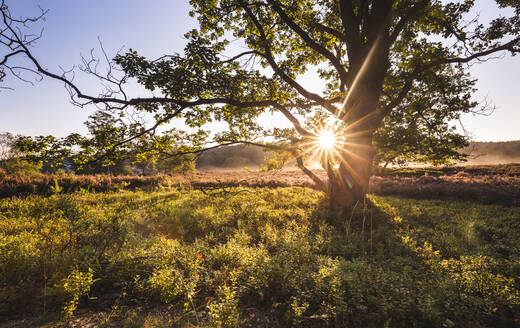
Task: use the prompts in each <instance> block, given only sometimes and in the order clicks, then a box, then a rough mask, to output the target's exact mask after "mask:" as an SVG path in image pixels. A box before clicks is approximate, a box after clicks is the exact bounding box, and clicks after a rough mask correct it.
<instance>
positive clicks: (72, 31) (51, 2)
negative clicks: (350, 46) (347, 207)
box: [0, 0, 520, 141]
mask: <svg viewBox="0 0 520 328" xmlns="http://www.w3.org/2000/svg"><path fill="white" fill-rule="evenodd" d="M492 3H493V1H492V0H481V1H479V4H478V11H479V12H481V13H482V15H483V16H484V17H485V16H486V15H493V13H494V12H493V10H494V9H493V6H492ZM8 5H9V6H10V8H11V11H12V13H13V14H14V15H15V16H26V15H32V14H38V12H39V9H38V5H39V6H41V7H42V8H45V9H48V10H49V12H48V14H47V15H46V20H45V22H43V23H42V25H41V26H42V27H43V28H44V31H43V36H42V38H41V39H40V40H39V42H38V44H37V45H36V46H35V47H34V49H33V52H34V54H35V55H36V57H37V58H38V60H39V61H40V62H41V63H42V64H43V66H44V67H46V68H48V69H49V70H51V71H55V72H59V71H60V67H62V68H63V69H70V68H72V67H73V66H74V65H77V64H79V63H80V62H81V57H80V54H84V55H88V54H89V52H90V50H91V49H92V48H97V49H99V41H98V38H99V39H101V41H102V43H103V46H104V48H105V50H106V51H107V53H108V54H109V55H114V54H115V53H116V52H117V51H118V50H119V49H121V48H122V47H124V48H123V49H127V48H132V49H135V50H137V51H138V52H139V53H140V54H142V55H144V56H147V57H150V58H153V57H159V56H161V55H163V54H167V53H175V52H182V49H183V47H184V45H185V40H184V38H183V35H184V33H186V32H187V31H189V30H190V29H192V28H195V27H196V26H197V23H196V21H195V20H194V19H192V18H191V17H189V15H188V12H189V10H190V6H189V4H188V0H147V1H142V0H105V1H101V0H90V1H82V0H10V1H9V0H8ZM98 54H99V52H98ZM471 73H472V75H473V76H474V77H475V78H477V79H478V84H477V88H478V92H477V93H476V94H475V95H474V97H475V99H476V100H479V101H482V100H484V99H486V100H487V101H488V102H489V103H490V104H492V105H493V106H495V108H496V109H495V111H494V112H493V114H492V115H489V116H474V115H471V114H469V115H466V116H464V117H463V119H462V122H463V124H464V127H465V129H466V130H467V131H469V132H470V135H471V136H472V138H473V140H475V141H508V140H520V56H516V57H510V56H506V57H505V58H502V59H500V60H493V61H488V62H486V63H483V64H476V65H474V66H472V67H471ZM75 81H76V82H77V83H78V84H79V85H81V86H82V87H84V89H85V90H87V91H89V92H91V93H93V94H96V91H99V90H100V89H99V84H98V83H97V82H95V81H92V80H88V79H84V78H82V77H81V76H77V77H76V80H75ZM318 83H319V81H318V80H317V79H315V78H313V76H312V74H311V75H309V74H307V75H306V77H305V81H304V84H305V85H307V86H311V87H312V86H313V84H318ZM4 84H6V85H8V86H10V87H13V88H14V90H3V91H0V133H1V132H5V131H8V132H11V133H16V134H24V135H47V134H52V135H54V136H58V137H63V136H65V135H67V134H69V133H72V132H79V133H85V132H86V128H85V127H84V125H83V122H84V121H86V120H87V118H88V116H89V115H91V114H92V113H93V112H94V111H95V110H96V108H95V107H92V106H91V107H85V108H78V107H76V106H73V105H72V104H71V103H70V99H69V97H68V93H67V91H66V90H65V89H64V87H63V84H62V83H60V82H58V81H54V80H51V79H44V80H43V81H41V82H36V83H35V84H34V86H32V85H30V84H27V83H24V82H21V81H18V80H14V79H7V80H6V81H5V83H4ZM316 86H317V85H316ZM132 91H133V92H134V94H139V93H142V91H141V90H139V89H137V88H132ZM264 119H265V121H266V124H276V122H278V118H276V117H265V118H264Z"/></svg>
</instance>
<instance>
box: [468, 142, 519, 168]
mask: <svg viewBox="0 0 520 328" xmlns="http://www.w3.org/2000/svg"><path fill="white" fill-rule="evenodd" d="M462 152H464V153H466V154H468V155H469V156H468V162H467V163H468V164H501V163H520V140H515V141H500V142H471V143H470V144H469V146H468V147H466V148H464V149H462Z"/></svg>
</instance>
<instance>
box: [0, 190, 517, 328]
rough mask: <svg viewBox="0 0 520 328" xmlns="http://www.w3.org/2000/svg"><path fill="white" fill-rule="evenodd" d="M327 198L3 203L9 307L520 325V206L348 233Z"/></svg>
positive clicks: (370, 211) (463, 205)
mask: <svg viewBox="0 0 520 328" xmlns="http://www.w3.org/2000/svg"><path fill="white" fill-rule="evenodd" d="M323 200H324V198H323V194H322V193H320V192H316V191H312V190H309V189H305V188H297V187H293V188H277V189H261V188H258V189H248V188H235V189H229V190H228V191H227V192H223V191H222V190H220V191H209V192H208V191H206V192H205V193H203V192H200V191H189V192H182V191H179V190H176V189H171V190H169V191H160V192H139V191H138V192H129V191H119V192H111V193H103V194H100V193H88V192H80V193H75V194H70V195H63V194H58V195H53V196H50V197H39V196H38V197H36V196H35V197H31V198H27V199H25V200H20V199H16V198H13V199H4V200H0V218H1V219H0V299H1V302H0V311H1V313H2V315H4V316H6V315H9V316H14V315H24V316H26V317H27V316H28V315H29V313H28V312H27V311H31V312H32V314H34V315H38V314H42V313H43V311H44V309H46V311H48V312H51V313H52V312H59V311H60V309H61V308H62V307H63V306H64V305H65V306H66V307H67V309H69V310H71V312H70V314H71V315H74V313H80V312H79V311H74V312H72V311H73V310H74V308H75V307H76V306H77V307H78V308H79V309H81V308H82V307H84V306H89V307H90V306H94V305H95V308H97V309H101V310H102V311H112V312H113V311H115V312H113V313H114V314H113V315H110V316H108V315H106V316H104V317H103V318H105V319H104V320H105V321H106V324H107V325H110V324H113V325H120V326H125V325H128V326H130V325H131V324H134V325H137V324H138V323H139V322H140V324H141V325H143V324H144V323H145V322H148V325H149V326H151V327H154V326H155V325H157V326H161V325H163V326H164V325H166V326H167V325H170V326H171V325H172V324H174V323H175V324H181V325H190V324H191V325H193V326H208V325H209V326H222V327H225V326H228V327H233V326H262V325H267V324H269V325H278V326H295V327H299V326H306V327H321V326H323V325H331V326H358V327H359V326H385V325H387V326H397V327H401V326H416V327H432V326H435V327H440V326H443V325H444V326H450V325H451V326H453V325H454V326H457V327H475V326H485V327H511V326H515V325H516V323H517V322H518V320H519V319H520V295H519V290H520V289H519V288H520V285H519V283H520V282H519V281H518V279H517V277H518V273H519V272H520V271H519V268H520V253H519V250H518V247H517V244H518V240H520V235H519V233H518V232H519V231H520V227H517V225H518V222H517V221H518V220H517V218H518V215H520V213H519V211H518V207H507V206H498V205H481V204H478V203H472V202H456V201H454V202H446V201H431V200H430V201H420V200H411V199H406V198H395V197H379V196H371V205H369V206H367V208H358V211H357V212H356V213H355V215H354V216H353V217H352V218H350V220H351V221H352V222H349V221H347V222H345V226H344V228H345V229H344V230H343V229H338V228H335V227H332V226H330V225H329V224H328V223H327V222H326V220H325V217H326V216H327V215H328V213H327V211H326V209H325V208H324V206H323V204H322V202H323ZM363 220H364V221H365V224H364V225H363V224H359V225H357V224H354V223H355V222H357V221H359V222H360V223H361V222H363ZM94 271H95V275H94ZM114 294H116V295H119V296H117V297H116V299H114V298H113V296H110V295H114ZM82 295H89V296H90V297H88V298H85V297H84V296H82ZM21 304H23V305H24V306H23V307H21V306H20V305H21ZM44 304H45V308H44ZM112 304H113V305H114V306H115V308H117V310H114V307H112V310H111V306H112ZM161 304H166V305H164V306H167V307H162V306H163V305H161ZM71 305H73V306H71ZM136 306H137V307H136ZM159 309H164V310H159ZM20 311H23V313H21V312H20ZM157 311H160V312H157ZM89 315H90V316H93V314H92V312H90V314H89ZM94 318H95V316H94ZM154 318H155V319H154ZM157 318H161V319H160V320H159V319H157ZM154 322H155V324H154ZM166 323H168V324H166ZM51 325H52V324H51Z"/></svg>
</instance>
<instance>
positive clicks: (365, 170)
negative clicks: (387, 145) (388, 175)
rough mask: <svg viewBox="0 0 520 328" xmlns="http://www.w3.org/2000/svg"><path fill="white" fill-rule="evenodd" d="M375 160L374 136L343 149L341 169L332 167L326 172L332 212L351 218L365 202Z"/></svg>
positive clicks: (352, 143) (350, 143)
mask: <svg viewBox="0 0 520 328" xmlns="http://www.w3.org/2000/svg"><path fill="white" fill-rule="evenodd" d="M373 157H374V150H373V147H372V134H370V135H367V136H364V137H363V138H356V139H355V140H350V141H349V143H348V144H346V145H344V149H343V152H342V157H341V163H340V165H339V167H337V168H332V167H330V166H329V168H328V172H327V173H328V176H329V186H328V187H329V190H328V194H329V202H330V208H331V210H333V211H335V212H339V214H348V213H350V212H351V211H352V210H353V208H354V207H355V206H356V204H357V203H362V202H363V200H364V198H365V195H366V193H367V191H368V184H369V181H370V177H371V176H372V161H373Z"/></svg>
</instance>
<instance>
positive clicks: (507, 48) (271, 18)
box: [0, 0, 520, 209]
mask: <svg viewBox="0 0 520 328" xmlns="http://www.w3.org/2000/svg"><path fill="white" fill-rule="evenodd" d="M3 3H4V1H2V4H3ZM494 3H495V4H496V6H497V10H498V12H499V14H498V15H497V16H495V17H490V18H489V20H488V22H486V23H484V22H483V21H482V20H481V19H480V17H479V15H478V13H476V12H475V11H476V9H478V8H476V2H475V1H472V0H468V1H431V0H400V1H379V0H378V1H375V0H373V1H370V0H368V1H348V0H342V1H336V0H305V1H303V0H261V1H249V0H247V1H246V0H215V1H206V0H191V1H190V4H191V5H192V7H193V9H192V11H191V12H190V15H191V16H193V17H194V18H196V19H197V20H198V22H199V26H198V28H197V29H194V30H192V31H188V32H187V33H186V34H185V36H186V39H187V45H186V47H185V49H184V53H183V54H177V53H176V54H170V55H165V56H162V57H160V58H152V59H148V58H145V57H143V56H142V55H140V54H139V52H138V51H136V50H134V49H128V51H127V52H126V53H120V54H118V55H116V56H115V57H114V59H113V60H112V61H110V60H108V59H107V65H108V66H109V68H108V70H107V71H108V73H107V75H106V76H104V75H103V74H102V73H100V71H98V70H97V64H95V63H98V61H97V60H96V59H93V60H92V61H91V62H86V63H85V65H84V66H85V67H83V71H84V72H85V73H88V74H92V75H94V77H96V78H98V79H99V80H100V81H101V82H102V83H103V84H104V85H105V86H106V90H104V92H101V95H100V96H91V95H88V94H86V93H83V92H81V88H80V87H78V86H77V85H76V84H74V81H71V80H68V79H67V75H66V74H65V75H59V74H54V73H52V72H50V71H48V70H45V69H43V67H44V66H45V65H41V64H40V63H39V62H38V60H37V58H36V57H35V56H34V55H33V54H32V53H31V51H30V47H29V46H30V45H31V42H33V41H34V40H33V34H27V35H24V34H23V33H24V32H22V30H21V29H18V28H17V27H19V26H21V25H23V24H26V23H28V22H31V23H35V22H38V20H39V19H40V18H41V17H37V18H34V19H26V20H21V19H16V18H13V16H12V15H11V13H10V11H9V8H8V7H7V6H3V7H2V9H1V14H2V16H3V18H4V20H3V25H5V28H2V29H0V30H1V31H2V32H1V34H0V38H3V40H6V41H5V42H2V43H3V44H4V46H3V48H4V49H6V51H7V55H5V57H4V60H3V61H2V62H1V66H0V77H3V76H4V75H6V74H7V73H6V72H13V70H12V68H11V66H10V60H11V57H14V56H26V57H27V58H28V59H29V62H30V63H31V64H34V65H35V66H36V68H37V71H38V74H41V75H43V76H47V77H51V78H54V79H59V80H60V81H61V82H64V83H65V85H66V87H67V89H68V90H69V91H70V95H71V97H72V100H73V102H74V103H76V104H77V105H79V106H85V105H88V104H104V105H105V108H106V110H104V111H103V112H99V114H96V117H95V118H94V121H95V122H97V123H101V124H97V123H94V124H93V125H89V129H91V134H92V138H89V139H88V140H86V139H82V138H80V137H78V138H76V137H75V138H73V139H77V140H76V141H78V140H80V144H81V143H83V147H84V148H85V150H86V154H83V156H79V155H78V157H76V158H75V160H76V161H77V164H79V165H84V164H85V162H84V160H85V159H87V158H90V157H92V155H93V154H96V156H94V157H95V158H96V159H97V160H98V161H99V162H100V163H102V166H103V168H107V170H108V167H113V166H114V167H115V166H118V165H119V164H118V163H120V161H121V160H122V159H123V157H124V155H123V154H124V152H125V151H124V148H125V147H124V146H122V143H123V144H124V143H127V142H131V141H134V143H137V144H139V143H140V142H141V141H142V143H143V144H146V146H145V149H148V150H143V149H141V146H139V147H138V148H139V149H140V150H139V153H140V154H144V153H146V156H145V158H140V159H139V161H141V162H145V163H146V165H144V166H145V167H148V166H149V165H150V164H151V163H153V160H154V158H155V157H156V153H155V152H156V151H158V152H159V153H162V152H170V151H173V152H175V153H177V154H186V153H195V152H199V151H202V150H203V149H204V148H205V147H207V146H208V145H209V144H211V145H212V146H211V147H214V146H215V145H218V144H221V145H223V144H235V143H246V144H260V145H262V146H263V147H266V148H271V149H274V150H280V149H282V150H284V151H286V154H290V155H291V156H293V157H294V158H295V159H296V161H297V163H298V166H299V167H300V168H301V169H302V170H303V172H305V173H306V174H308V175H309V176H311V178H312V179H313V180H315V181H317V180H319V178H318V177H317V176H316V175H313V174H312V171H310V170H308V169H306V168H305V165H304V164H305V159H306V157H307V154H310V153H312V151H310V150H312V148H313V146H316V137H317V135H318V134H319V133H320V130H322V129H330V130H334V132H335V133H336V134H337V141H336V144H337V145H336V146H337V148H338V149H337V151H336V152H330V154H329V155H330V156H329V157H332V158H333V159H332V160H331V161H328V160H327V161H323V164H324V166H325V167H326V169H327V174H328V176H329V184H330V185H331V186H332V187H330V188H326V184H325V183H323V181H322V182H321V183H317V184H318V185H320V186H322V189H323V190H324V191H328V192H330V193H331V194H335V195H331V200H332V199H333V200H335V201H336V202H337V203H338V205H340V206H341V205H342V206H343V207H346V208H349V207H350V208H351V207H352V206H353V204H354V203H355V202H356V201H360V200H362V198H363V197H364V195H365V193H366V190H367V185H368V180H369V178H370V171H371V167H370V166H369V165H366V162H369V163H372V162H373V160H374V154H375V152H374V151H373V146H376V147H377V152H378V154H377V157H376V158H375V159H376V162H383V163H384V162H394V161H397V162H400V161H403V160H410V159H412V160H416V161H419V162H430V163H432V164H434V165H437V164H442V163H447V162H450V161H451V160H461V159H463V158H464V156H462V155H460V154H458V152H457V149H458V148H460V147H463V146H465V145H466V143H467V138H466V137H465V136H463V135H460V134H459V133H457V132H456V131H455V129H454V127H453V125H454V124H453V122H457V121H458V120H459V119H460V117H461V115H462V114H464V113H470V112H471V113H482V112H483V109H482V108H481V107H479V106H478V103H477V102H476V101H475V100H474V99H473V97H472V96H473V94H474V92H475V83H476V81H475V80H474V79H473V78H472V77H471V76H470V75H469V73H468V69H467V66H466V64H468V63H472V62H474V61H478V60H486V59H489V58H490V57H491V56H492V55H495V54H501V53H505V52H508V53H510V54H511V55H515V54H516V53H518V52H520V36H519V35H520V20H519V19H518V17H519V16H520V15H519V13H520V4H519V2H518V1H502V0H496V1H495V2H494ZM472 16H475V17H472ZM31 40H32V41H31ZM236 40H239V41H238V42H239V43H240V45H241V46H243V48H245V50H244V51H242V52H239V53H236V51H237V49H238V48H240V47H236V46H233V45H234V44H235V45H236V44H237V43H236V42H235V41H236ZM311 70H315V71H317V79H318V80H319V82H318V83H317V85H321V86H324V87H323V88H322V89H315V90H311V89H307V88H306V87H305V86H304V85H302V84H301V83H300V82H299V81H301V80H302V78H304V77H305V75H304V74H305V73H307V72H309V71H311ZM28 71H35V70H34V69H33V70H31V69H28ZM116 71H117V72H118V73H115V72H116ZM15 72H16V70H15ZM15 72H13V74H14V75H15V76H16V73H15ZM131 79H135V80H137V82H138V83H140V84H141V85H142V86H144V88H145V89H147V90H148V91H151V92H154V96H151V97H134V98H132V97H130V96H129V95H128V94H127V93H126V92H125V90H124V88H123V86H124V85H125V83H126V82H127V81H129V80H131ZM129 107H132V108H133V109H134V110H135V111H136V112H137V113H138V116H139V115H145V116H151V117H153V120H154V122H153V123H152V125H151V126H149V127H145V126H144V124H140V123H136V122H135V121H132V120H131V122H130V123H128V124H126V125H123V124H121V118H122V117H124V116H125V115H126V110H127V109H128V108H129ZM484 111H485V110H484ZM264 113H277V114H279V115H280V116H283V117H285V118H286V119H287V120H288V121H289V122H290V123H291V124H292V126H293V128H291V129H284V128H273V129H266V128H265V127H264V126H263V124H262V114H264ZM174 119H175V120H177V121H178V122H182V123H184V126H183V128H182V129H178V128H172V127H171V126H170V125H168V124H169V123H171V122H172V120H174ZM214 122H220V123H224V124H223V125H224V126H226V127H227V128H226V129H225V130H224V131H220V132H218V133H215V131H213V128H212V127H213V126H214V125H212V124H209V123H214ZM302 122H304V123H302ZM105 123H107V124H105ZM160 125H163V126H166V128H165V130H164V132H163V133H157V127H159V126H160ZM94 131H95V132H94ZM145 135H147V136H148V137H145ZM141 137H143V139H146V138H149V139H153V140H154V142H152V145H150V144H149V143H148V141H149V140H144V141H143V140H139V139H140V138H141ZM137 140H139V142H137ZM52 149H53V150H52V151H51V152H55V151H54V149H59V148H54V147H53V148H52ZM152 150H153V151H152ZM120 152H123V154H120ZM334 163H338V165H337V166H338V167H337V168H336V167H333V166H334ZM345 163H346V164H345ZM336 169H337V170H336ZM336 171H337V172H336ZM338 177H342V179H338ZM345 179H346V180H347V181H348V183H345V181H343V180H345ZM346 185H352V188H346V187H345V186H346ZM349 189H352V190H349ZM336 196H337V197H336ZM340 200H341V201H340ZM339 203H341V204H339ZM344 209H345V208H344Z"/></svg>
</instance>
